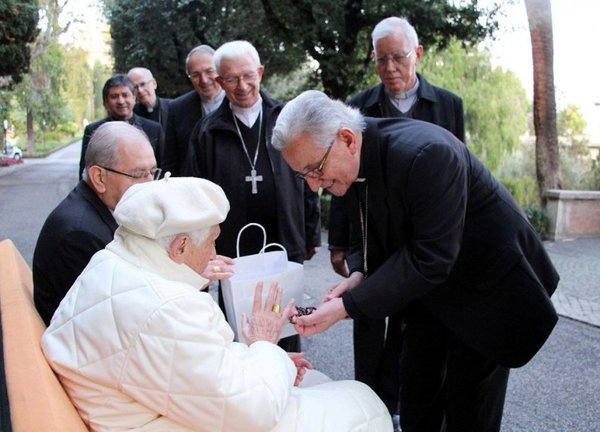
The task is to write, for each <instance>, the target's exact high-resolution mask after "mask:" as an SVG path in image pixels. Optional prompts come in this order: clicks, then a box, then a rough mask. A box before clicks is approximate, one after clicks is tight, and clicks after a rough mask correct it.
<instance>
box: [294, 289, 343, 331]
mask: <svg viewBox="0 0 600 432" xmlns="http://www.w3.org/2000/svg"><path fill="white" fill-rule="evenodd" d="M347 317H348V314H347V313H346V309H344V303H343V302H342V299H341V298H340V297H337V298H334V299H331V300H329V301H327V302H325V303H322V304H321V305H320V306H319V307H318V308H317V309H316V310H315V311H314V312H313V313H311V314H310V315H303V316H294V317H293V318H292V322H293V323H294V328H295V329H296V331H297V332H298V334H299V335H300V336H313V335H316V334H319V333H323V332H324V331H325V330H327V329H328V328H329V327H331V326H332V325H333V324H335V323H336V322H338V321H340V320H343V319H345V318H347Z"/></svg>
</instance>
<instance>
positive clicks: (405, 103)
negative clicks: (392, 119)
mask: <svg viewBox="0 0 600 432" xmlns="http://www.w3.org/2000/svg"><path fill="white" fill-rule="evenodd" d="M418 89H419V78H418V77H417V79H416V81H415V85H414V86H413V88H411V89H410V90H408V91H406V92H402V93H397V94H392V93H390V92H389V91H388V90H387V89H386V90H385V92H386V94H387V96H388V98H389V100H390V102H391V103H392V104H393V105H394V106H395V107H396V108H398V109H399V110H400V111H401V112H403V113H405V112H407V111H408V110H409V109H410V108H411V107H412V106H413V104H414V103H415V101H416V100H417V90H418Z"/></svg>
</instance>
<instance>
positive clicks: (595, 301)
mask: <svg viewBox="0 0 600 432" xmlns="http://www.w3.org/2000/svg"><path fill="white" fill-rule="evenodd" d="M546 250H547V251H548V253H549V254H550V257H551V258H552V261H553V262H554V265H555V266H556V269H557V270H558V273H559V274H560V278H561V280H560V283H559V285H558V289H557V291H556V293H555V294H554V295H553V296H552V301H553V303H554V306H555V307H556V310H557V311H558V313H559V314H560V315H562V316H565V317H568V318H572V319H575V320H577V321H582V322H585V323H588V324H591V325H594V326H596V327H600V237H594V238H578V239H573V240H562V241H556V242H546Z"/></svg>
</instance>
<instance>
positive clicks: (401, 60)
mask: <svg viewBox="0 0 600 432" xmlns="http://www.w3.org/2000/svg"><path fill="white" fill-rule="evenodd" d="M414 52H415V50H411V51H410V52H409V53H408V54H405V55H402V54H391V55H387V56H379V57H375V62H376V63H377V66H385V65H387V64H388V61H389V60H391V61H392V63H394V64H395V65H396V66H400V65H403V64H406V63H408V59H409V58H410V57H411V56H412V55H413V54H414Z"/></svg>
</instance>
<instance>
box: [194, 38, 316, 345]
mask: <svg viewBox="0 0 600 432" xmlns="http://www.w3.org/2000/svg"><path fill="white" fill-rule="evenodd" d="M214 61H215V66H216V68H217V72H218V75H219V76H218V78H217V81H218V82H219V83H220V85H221V87H223V89H224V90H225V93H226V96H227V98H226V99H225V100H224V101H223V103H222V104H221V106H220V107H219V108H218V109H217V110H216V111H214V112H213V113H211V114H210V115H209V116H208V117H206V118H205V119H203V120H202V121H201V122H199V123H198V125H197V127H196V129H195V131H194V132H193V133H192V138H191V140H190V148H189V153H188V158H187V160H186V166H185V169H184V171H183V174H184V175H189V176H197V177H204V178H206V179H208V180H211V181H212V182H214V183H216V184H218V185H219V186H221V187H222V188H223V190H224V191H225V194H226V195H227V199H228V200H229V202H230V203H231V208H232V209H233V210H232V211H231V212H230V213H229V215H228V216H227V219H226V220H225V222H223V223H222V224H221V235H220V236H219V238H218V239H217V243H216V247H217V251H218V252H219V253H220V254H223V255H226V256H230V257H235V256H237V254H236V239H237V235H238V232H239V231H240V229H241V228H242V227H243V226H244V225H246V224H247V223H250V222H255V223H259V224H261V225H262V226H263V227H264V228H265V230H266V233H267V241H268V242H269V243H272V242H275V243H281V244H282V245H283V246H284V247H285V248H286V250H287V253H288V258H289V259H290V260H291V261H295V262H299V263H301V262H303V261H304V260H305V259H310V258H311V257H312V256H313V255H314V253H315V251H316V247H317V246H319V245H320V242H321V238H320V211H319V201H318V196H317V194H316V193H313V192H312V191H310V190H309V189H308V187H305V184H304V182H303V181H302V179H299V178H298V177H296V176H295V174H294V172H293V171H292V170H291V169H290V168H289V167H288V166H287V164H286V163H285V162H284V160H283V159H282V157H281V154H280V153H279V152H278V151H277V150H275V149H274V148H273V147H272V145H271V131H272V130H273V126H274V124H275V119H276V118H277V115H278V114H279V112H280V110H281V107H282V104H281V103H280V102H278V101H276V100H274V99H271V98H270V97H268V96H267V95H266V94H265V93H263V92H261V91H260V81H261V78H262V74H263V70H264V68H263V66H262V65H261V64H260V58H259V55H258V52H257V51H256V49H255V48H254V47H253V46H252V45H251V44H250V43H249V42H246V41H232V42H227V43H226V44H224V45H222V46H221V47H219V48H218V49H217V50H216V52H215V55H214ZM262 240H263V239H262V232H260V231H259V230H258V229H248V230H247V231H245V232H244V234H243V236H242V237H241V241H240V254H241V255H248V254H254V253H258V252H259V251H260V249H261V247H262V245H263V241H262ZM297 300H299V299H297ZM282 346H283V347H284V348H285V349H286V350H288V351H299V349H300V342H299V338H298V337H297V336H294V337H291V338H285V339H284V340H282Z"/></svg>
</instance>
